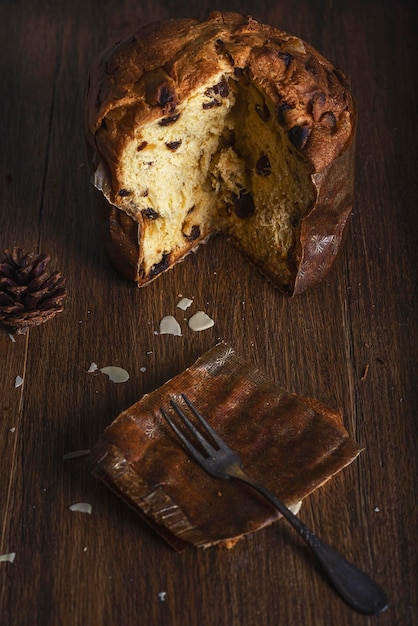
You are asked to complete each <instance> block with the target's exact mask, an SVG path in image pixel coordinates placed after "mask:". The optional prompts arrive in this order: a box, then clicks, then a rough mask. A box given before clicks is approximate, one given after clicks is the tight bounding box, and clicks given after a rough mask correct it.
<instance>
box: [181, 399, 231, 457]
mask: <svg viewBox="0 0 418 626" xmlns="http://www.w3.org/2000/svg"><path fill="white" fill-rule="evenodd" d="M181 396H182V398H183V400H184V401H185V403H186V404H187V406H188V407H189V409H190V410H191V411H192V413H193V415H194V416H195V417H196V418H197V419H198V420H199V422H200V423H201V425H202V426H203V428H204V429H205V430H206V432H207V433H208V435H210V436H211V437H212V439H213V441H214V442H215V443H216V444H217V445H218V446H219V448H223V449H226V448H227V447H228V446H227V445H226V443H225V442H224V440H223V439H222V438H221V437H220V436H219V435H218V433H217V432H216V430H214V429H213V428H212V426H211V425H210V424H209V423H208V422H207V421H206V420H205V418H204V417H203V415H202V414H201V413H200V412H199V411H198V410H197V408H196V407H195V406H194V404H193V403H192V402H191V401H190V400H189V398H188V397H187V396H186V395H185V394H184V393H182V394H181Z"/></svg>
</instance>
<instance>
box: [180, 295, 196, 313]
mask: <svg viewBox="0 0 418 626" xmlns="http://www.w3.org/2000/svg"><path fill="white" fill-rule="evenodd" d="M192 304H193V300H191V299H190V298H182V299H181V300H179V302H177V308H179V309H181V310H182V311H185V310H186V309H188V308H189V306H191V305H192Z"/></svg>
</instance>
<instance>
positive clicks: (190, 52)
mask: <svg viewBox="0 0 418 626" xmlns="http://www.w3.org/2000/svg"><path fill="white" fill-rule="evenodd" d="M86 132H87V136H88V139H89V144H90V145H91V147H92V148H93V153H94V156H93V160H94V170H95V174H94V178H93V181H94V184H95V186H96V187H97V188H98V189H99V191H100V196H101V198H102V208H101V211H102V217H103V224H104V226H105V231H106V238H107V243H108V251H109V254H110V256H111V258H112V259H113V261H114V263H115V264H116V265H117V267H118V268H119V269H120V270H121V271H122V272H123V273H124V274H125V275H126V276H128V277H129V278H133V279H134V280H136V281H137V283H138V285H139V286H142V285H145V284H147V283H149V282H150V281H151V280H153V279H154V278H155V277H156V276H158V275H159V274H160V273H161V272H163V271H165V270H166V269H168V268H169V267H172V266H173V265H174V264H175V263H176V262H177V261H179V260H180V259H182V258H183V257H184V256H185V255H186V254H187V253H188V252H189V251H190V250H191V249H193V248H195V247H196V246H197V244H199V243H201V242H203V241H206V240H207V239H208V237H209V236H210V235H212V234H215V233H224V234H226V235H227V236H228V237H229V238H230V239H231V240H232V241H233V242H235V243H236V245H237V246H238V247H239V249H240V250H241V251H242V252H243V253H244V255H246V256H247V257H248V258H249V259H250V260H251V261H252V262H253V263H254V264H255V265H256V266H257V267H258V268H259V269H260V270H261V272H262V273H263V274H264V275H265V276H266V277H268V278H269V279H270V280H271V281H272V282H273V283H274V284H275V285H276V286H277V287H279V288H280V289H281V290H282V291H284V292H286V293H289V294H296V293H299V292H301V291H303V290H304V289H306V288H307V287H309V286H311V285H314V284H316V283H317V282H319V281H320V280H321V279H322V278H323V276H325V274H326V273H327V272H328V270H329V269H330V267H331V265H332V264H333V262H334V259H335V256H336V253H337V251H338V248H339V246H340V243H341V240H342V237H343V232H344V230H345V226H346V223H347V219H348V217H349V214H350V212H351V207H352V197H353V158H354V135H355V110H354V104H353V99H352V96H351V94H350V90H349V87H348V85H347V81H346V79H345V78H344V76H343V75H342V73H341V72H340V71H338V70H336V69H335V68H334V67H333V66H332V65H331V64H330V63H329V62H328V61H327V60H326V59H324V58H323V57H322V56H321V55H320V54H319V53H318V52H316V51H315V50H314V49H313V48H312V47H311V46H310V45H308V44H307V43H305V42H303V41H302V40H301V39H299V38H297V37H293V36H291V35H289V34H287V33H285V32H282V31H279V30H277V29H275V28H272V27H270V26H267V25H263V24H259V23H258V22H256V21H255V20H253V19H252V18H251V17H246V16H242V15H238V14H235V13H220V12H215V13H212V14H211V15H210V16H209V18H208V20H206V21H198V20H195V19H177V20H169V21H163V22H156V23H153V24H150V25H148V26H145V27H143V28H141V29H140V30H138V31H137V32H136V33H135V34H134V35H132V36H131V37H130V38H128V39H126V40H124V41H122V42H121V43H119V44H117V45H115V46H113V47H112V48H110V49H108V50H107V51H105V52H104V53H103V54H102V55H101V56H100V57H99V58H98V59H97V60H96V62H95V64H94V66H93V68H92V70H91V73H90V77H89V84H88V89H87V97H86Z"/></svg>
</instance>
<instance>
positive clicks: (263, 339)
mask: <svg viewBox="0 0 418 626" xmlns="http://www.w3.org/2000/svg"><path fill="white" fill-rule="evenodd" d="M221 4H222V3H221ZM413 5H414V3H413V2H408V1H407V0H398V1H396V2H395V0H393V1H392V2H389V1H386V2H377V1H376V2H373V1H370V2H366V1H362V2H360V1H358V0H354V1H353V0H338V1H337V0H334V2H326V1H320V0H316V1H312V0H296V1H295V2H265V1H261V2H252V1H251V0H248V1H245V0H244V1H243V2H241V3H237V2H232V1H231V2H224V3H223V5H222V7H221V8H224V9H233V10H236V9H237V8H238V10H240V11H241V12H243V13H249V14H252V15H253V16H254V17H255V18H256V19H258V20H259V21H264V22H269V23H271V24H273V25H276V26H278V27H280V28H282V29H284V30H288V31H289V32H291V33H292V34H297V35H299V36H301V37H302V38H304V39H306V40H308V41H309V42H310V43H312V44H313V45H314V46H315V47H317V48H318V49H319V50H320V51H321V52H322V53H323V54H324V55H325V56H327V57H328V58H330V59H331V60H332V61H333V62H334V63H336V64H337V65H339V66H341V67H342V68H344V70H345V72H346V73H347V75H348V76H349V79H350V81H351V84H352V88H353V91H354V94H355V96H356V99H357V103H358V113H359V124H358V142H357V178H356V202H355V208H354V211H353V215H352V219H351V226H350V231H349V235H348V238H347V242H346V246H345V248H344V252H343V254H342V256H341V258H340V260H339V263H338V265H337V267H336V268H335V269H334V270H333V271H332V273H331V274H330V275H329V277H328V278H327V279H326V280H325V281H324V282H323V283H322V284H321V285H320V286H319V287H317V288H315V289H313V290H312V291H310V292H308V293H306V294H305V295H302V296H300V297H297V298H295V299H294V300H288V299H285V298H284V297H282V296H281V295H280V294H279V293H278V292H276V291H275V290H274V289H273V288H272V287H271V286H270V285H269V284H268V283H267V282H266V281H265V280H264V279H263V278H262V277H261V276H260V275H259V274H258V273H257V271H256V270H255V269H254V268H253V267H252V266H251V265H249V264H248V263H247V262H246V261H244V260H243V259H242V258H241V257H240V256H239V255H238V253H237V252H236V251H235V250H234V249H233V248H232V247H231V246H230V245H229V244H228V243H227V242H226V241H224V240H221V239H216V240H213V241H211V242H210V243H209V244H208V245H207V246H205V247H203V248H202V249H201V250H200V251H199V253H198V254H196V255H192V256H190V257H189V258H188V259H187V260H186V261H185V262H184V263H182V264H180V265H179V266H178V267H176V268H175V269H174V270H172V271H170V272H168V273H166V274H165V275H163V276H161V277H160V278H159V279H158V280H157V281H155V282H154V283H153V284H151V285H149V286H148V287H147V288H145V289H142V290H139V289H137V288H136V287H135V285H133V284H129V283H127V282H126V281H124V280H123V279H122V278H121V277H120V276H119V275H118V274H117V273H116V271H115V270H114V269H113V268H112V267H111V265H110V264H109V262H108V260H107V258H106V256H105V253H104V250H103V246H102V241H101V238H100V233H99V229H98V225H97V221H96V214H95V206H94V197H93V191H92V188H91V186H90V184H89V174H88V168H87V166H86V154H85V144H84V137H83V117H82V107H83V91H84V85H85V80H86V75H87V71H88V68H89V65H90V63H91V61H92V59H93V58H94V56H95V55H96V54H98V53H99V52H100V51H101V50H102V48H104V47H105V46H106V45H108V44H110V43H111V42H113V41H114V40H117V39H119V38H120V37H122V36H124V35H127V34H128V33H129V32H130V31H131V30H133V29H135V28H136V27H137V26H140V25H141V24H144V23H146V22H149V21H152V20H155V19H161V18H171V17H176V16H187V15H192V16H200V17H204V16H206V15H207V14H208V12H209V11H210V9H211V8H212V5H211V3H207V2H183V1H182V0H178V1H177V2H166V3H164V2H138V1H133V0H125V2H117V1H111V0H110V1H108V2H95V1H94V0H74V1H73V2H64V1H63V0H55V1H52V0H49V1H48V2H45V1H44V2H42V1H41V0H15V1H13V2H8V1H7V0H2V1H1V2H0V46H1V48H0V50H1V52H0V59H1V68H2V69H1V82H2V90H1V91H2V95H1V99H0V123H1V134H0V141H1V148H2V149H1V155H0V159H1V171H0V184H1V213H0V245H1V250H4V249H6V248H8V247H11V246H21V247H24V248H25V249H27V250H34V251H44V252H47V253H48V254H49V255H50V256H51V258H52V261H51V264H50V265H51V269H59V270H61V272H62V273H63V275H64V276H65V277H66V280H67V286H68V297H67V299H66V302H65V310H64V312H63V313H61V314H59V315H58V316H56V317H55V318H54V319H53V320H51V321H49V322H48V323H47V324H45V325H43V326H39V327H36V328H33V329H31V330H30V331H29V332H28V333H27V334H26V335H15V336H12V335H10V334H9V332H8V331H7V330H6V329H2V330H1V331H0V363H1V367H0V411H1V421H0V477H1V480H0V511H1V538H0V541H1V542H0V554H9V553H13V552H14V553H15V559H14V561H13V562H8V561H5V562H0V576H1V580H2V585H1V591H0V623H1V624H2V626H119V625H122V624H123V625H124V626H137V625H139V624H141V625H144V626H145V625H147V626H270V625H273V624H274V625H276V624H281V625H283V626H300V625H302V624H303V626H321V625H325V626H328V625H338V626H348V625H357V624H372V623H373V624H379V625H382V626H383V625H390V626H394V625H399V626H408V625H413V624H417V623H418V607H417V571H418V567H417V556H416V549H417V540H416V526H417V495H416V477H417V423H418V420H417V417H418V398H417V324H416V321H417V306H416V305H417V294H416V281H417V271H416V268H417V261H418V259H417V250H416V242H417V218H416V207H417V201H418V175H417V163H418V154H417V124H418V116H417V109H416V103H417V89H416V82H414V76H415V75H416V67H417V60H418V59H417V43H416V42H417V37H416V33H417V27H418V24H417V19H416V11H415V8H414V6H413ZM179 294H183V295H184V296H187V297H190V298H193V299H194V307H195V309H196V310H197V309H199V308H200V309H203V310H204V311H206V312H207V313H208V314H209V315H210V316H211V317H212V318H213V319H214V320H215V325H214V327H213V328H211V329H209V330H206V331H204V332H201V333H193V332H192V331H187V329H186V330H185V331H184V333H183V336H182V337H174V336H162V335H156V334H155V333H154V331H155V330H157V329H158V324H159V321H160V319H161V318H162V317H163V316H164V315H168V314H173V313H175V311H176V303H177V301H178V298H179ZM219 339H223V340H225V341H227V342H229V343H230V344H231V345H233V346H234V347H235V349H236V350H237V351H238V352H240V353H241V354H242V355H244V356H246V357H247V358H248V359H250V360H252V361H253V362H254V363H255V364H256V365H257V366H258V367H260V369H261V370H262V371H264V372H265V373H266V374H267V375H268V376H270V377H272V378H274V379H275V380H276V381H278V382H280V383H281V384H282V385H283V386H285V387H286V388H287V389H289V390H291V391H295V392H297V393H300V394H302V395H307V396H312V397H316V398H318V399H320V400H321V401H322V402H324V403H326V404H328V405H329V406H331V407H333V408H336V409H339V410H341V411H342V412H343V414H344V422H345V425H346V428H347V429H348V431H349V433H350V434H351V436H352V437H353V438H355V439H356V440H357V441H358V443H359V444H360V445H361V446H362V447H363V448H364V451H363V453H362V454H361V455H360V457H359V458H358V459H357V460H356V461H355V462H354V463H353V464H352V465H351V466H350V467H348V468H347V469H345V470H344V471H343V472H341V473H340V474H339V475H338V476H337V477H336V478H335V479H334V480H332V481H330V482H329V483H327V485H326V486H324V487H323V488H321V489H319V490H318V491H316V492H315V493H314V494H313V495H312V496H311V497H309V498H308V499H307V500H306V501H305V503H304V505H303V508H302V512H301V516H302V517H303V519H304V520H305V522H306V523H307V524H308V525H310V526H311V527H313V528H314V529H316V530H317V531H318V532H319V533H320V535H321V536H322V537H323V538H324V539H326V540H327V541H329V542H330V543H332V544H333V545H335V546H337V547H338V548H339V550H340V551H341V552H343V553H344V554H345V555H346V556H348V557H349V558H350V559H351V560H353V561H354V562H356V563H357V564H358V565H359V566H361V567H362V568H363V569H365V570H367V571H368V572H369V573H371V574H372V575H373V576H374V577H375V578H376V579H377V580H378V581H379V582H380V583H381V584H382V585H383V586H384V588H385V589H386V590H387V593H388V595H389V596H390V600H391V606H390V609H389V610H388V611H387V612H386V613H384V614H383V615H381V616H379V617H374V618H369V617H365V616H361V615H359V614H356V613H354V612H353V611H351V610H350V609H349V608H347V607H346V606H345V605H344V604H343V603H342V602H341V601H340V600H339V598H338V597H337V596H336V595H335V594H334V592H333V591H332V590H331V589H330V588H329V587H328V585H327V584H326V583H325V582H324V580H323V579H322V577H321V575H320V573H319V572H318V570H317V569H316V567H315V565H314V563H313V562H312V560H311V558H310V556H309V554H307V552H306V550H305V548H304V546H303V545H301V542H300V541H299V539H298V538H297V537H296V535H295V533H294V532H293V531H292V530H291V529H289V528H288V527H287V525H285V524H284V523H281V522H280V523H277V524H274V525H273V526H272V527H270V528H268V529H267V530H264V531H262V532H259V533H257V534H256V535H253V536H250V537H248V538H246V539H244V540H242V541H241V542H240V543H239V544H238V545H237V546H236V547H235V548H234V549H233V550H232V551H227V550H217V549H209V550H206V551H197V550H194V549H190V550H186V552H184V553H183V554H180V555H179V554H177V553H175V552H174V551H173V550H171V549H170V548H169V547H168V546H166V544H165V543H163V542H162V540H161V539H160V538H159V537H158V536H157V535H155V534H154V533H153V532H152V531H151V530H150V529H149V528H148V527H147V526H146V525H145V524H144V523H143V522H142V521H141V520H139V519H138V518H137V517H136V515H135V514H134V513H133V512H132V511H131V510H129V509H128V508H127V507H126V506H125V505H124V504H122V503H121V502H119V500H118V499H117V498H115V496H114V495H113V494H111V493H110V492H108V491H107V490H106V489H105V488H104V487H103V486H102V485H101V484H100V483H99V482H98V481H96V480H95V479H94V478H93V477H92V476H91V475H90V473H89V471H88V468H87V463H86V459H85V458H84V457H80V458H78V459H72V460H65V459H64V458H63V457H64V455H65V454H66V453H68V452H71V451H76V450H80V449H89V448H91V447H92V446H93V444H94V442H95V441H96V440H97V438H98V437H99V435H100V434H101V433H102V431H103V430H104V428H105V427H106V426H107V425H108V424H109V423H110V422H111V421H112V420H113V419H114V418H115V417H116V416H117V415H118V414H119V412H120V411H121V410H123V409H124V408H127V407H128V406H130V405H131V404H132V403H133V402H135V401H136V400H137V399H139V398H140V397H141V396H142V395H143V394H144V393H145V392H148V391H150V390H152V389H154V388H155V387H156V386H158V385H160V384H161V383H163V382H164V381H166V380H167V379H168V378H170V377H172V376H173V375H175V374H177V373H179V372H180V371H181V370H182V369H183V368H184V367H186V366H188V365H190V364H192V363H193V361H194V360H195V359H196V358H197V357H198V356H200V355H201V354H203V353H204V352H205V351H206V350H207V349H209V348H210V347H212V346H213V345H214V344H215V343H216V342H217V341H218V340H219ZM93 362H94V363H97V364H98V366H99V367H103V366H106V365H118V366H121V367H123V368H125V369H126V370H127V371H128V372H129V374H130V379H129V381H128V382H126V383H123V384H114V383H112V382H111V381H110V380H109V379H108V378H107V377H106V376H104V375H103V374H99V375H92V374H88V373H87V370H88V368H89V366H90V364H91V363H93ZM17 376H20V377H22V378H23V384H22V385H21V386H17V387H16V386H15V381H16V377H17ZM80 501H83V502H89V503H90V504H91V505H92V514H91V515H87V514H82V513H74V512H71V511H70V510H69V506H70V505H71V504H73V503H75V502H80Z"/></svg>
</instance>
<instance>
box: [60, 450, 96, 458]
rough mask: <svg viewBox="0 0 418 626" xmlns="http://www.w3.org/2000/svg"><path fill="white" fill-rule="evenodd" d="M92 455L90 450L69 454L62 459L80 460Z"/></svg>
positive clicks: (75, 451)
mask: <svg viewBox="0 0 418 626" xmlns="http://www.w3.org/2000/svg"><path fill="white" fill-rule="evenodd" d="M88 454H90V450H74V452H67V454H64V456H63V457H62V458H63V459H64V461H68V460H69V459H78V458H79V457H81V456H87V455H88Z"/></svg>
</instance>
